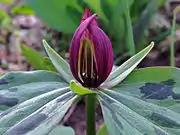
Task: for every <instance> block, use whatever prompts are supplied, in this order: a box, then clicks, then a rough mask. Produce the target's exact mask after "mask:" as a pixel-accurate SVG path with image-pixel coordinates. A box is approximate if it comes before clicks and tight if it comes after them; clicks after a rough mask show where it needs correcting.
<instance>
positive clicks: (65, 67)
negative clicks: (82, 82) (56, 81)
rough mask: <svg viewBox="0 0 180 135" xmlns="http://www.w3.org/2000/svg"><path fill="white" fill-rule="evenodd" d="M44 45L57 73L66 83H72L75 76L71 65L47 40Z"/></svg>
mask: <svg viewBox="0 0 180 135" xmlns="http://www.w3.org/2000/svg"><path fill="white" fill-rule="evenodd" d="M43 44H44V47H45V49H46V52H47V53H48V55H49V58H50V59H51V61H52V63H53V64H54V66H55V67H56V69H57V71H58V72H59V73H60V75H61V76H62V77H63V79H64V80H65V81H66V82H70V81H71V80H72V79H73V76H72V73H71V71H70V67H69V64H68V63H67V62H66V61H65V60H64V59H63V58H62V57H61V56H60V55H59V54H57V53H56V52H55V51H54V50H53V49H52V48H51V47H50V46H49V45H48V43H47V42H46V41H45V40H43Z"/></svg>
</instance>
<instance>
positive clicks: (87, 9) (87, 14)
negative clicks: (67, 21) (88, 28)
mask: <svg viewBox="0 0 180 135" xmlns="http://www.w3.org/2000/svg"><path fill="white" fill-rule="evenodd" d="M90 16H91V10H90V9H89V8H86V9H85V10H84V14H83V16H82V19H81V22H80V24H81V23H82V22H84V21H85V20H86V19H87V18H88V17H90ZM91 23H92V24H95V25H97V26H98V23H97V22H96V20H95V19H93V20H92V21H91Z"/></svg>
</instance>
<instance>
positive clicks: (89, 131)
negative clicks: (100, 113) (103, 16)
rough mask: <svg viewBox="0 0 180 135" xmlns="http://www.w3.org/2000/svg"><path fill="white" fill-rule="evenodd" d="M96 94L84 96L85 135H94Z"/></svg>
mask: <svg viewBox="0 0 180 135" xmlns="http://www.w3.org/2000/svg"><path fill="white" fill-rule="evenodd" d="M95 110H96V94H89V95H86V135H96V121H95Z"/></svg>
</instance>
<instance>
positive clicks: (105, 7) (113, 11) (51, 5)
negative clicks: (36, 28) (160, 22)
mask: <svg viewBox="0 0 180 135" xmlns="http://www.w3.org/2000/svg"><path fill="white" fill-rule="evenodd" d="M26 1H27V3H28V4H29V5H30V7H31V8H32V9H34V11H35V12H36V14H37V15H38V16H39V17H40V18H41V19H42V20H44V21H45V22H46V23H47V24H48V25H49V26H51V27H52V28H55V29H57V30H59V31H61V32H64V33H74V31H75V29H76V28H77V27H78V25H79V20H80V19H81V14H82V13H83V9H84V8H85V7H89V8H90V9H92V10H93V11H94V12H95V13H98V14H99V15H100V21H99V23H100V25H101V26H102V29H103V30H105V31H106V33H107V34H108V36H109V37H110V39H111V41H112V44H113V49H114V53H115V56H116V55H117V54H119V53H121V54H123V53H125V52H127V53H128V55H133V54H135V51H139V50H140V49H142V48H144V44H145V43H144V41H145V39H146V37H145V36H144V31H145V29H146V28H147V27H148V25H149V23H150V21H151V18H152V17H153V15H154V14H155V13H156V12H157V9H158V7H159V6H162V5H163V4H164V3H165V2H166V0H159V1H157V0H143V1H139V0H79V1H76V0H71V1H59V0H48V1H46V2H44V1H43V0H26ZM132 31H133V33H134V37H133V35H132Z"/></svg>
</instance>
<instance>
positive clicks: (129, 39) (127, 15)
mask: <svg viewBox="0 0 180 135" xmlns="http://www.w3.org/2000/svg"><path fill="white" fill-rule="evenodd" d="M124 7H125V8H126V11H125V19H126V23H127V26H126V28H127V37H126V38H127V39H126V41H127V44H128V45H129V54H130V55H131V56H133V55H134V54H135V43H134V37H133V28H132V22H131V17H130V12H129V5H128V3H127V0H124Z"/></svg>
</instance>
